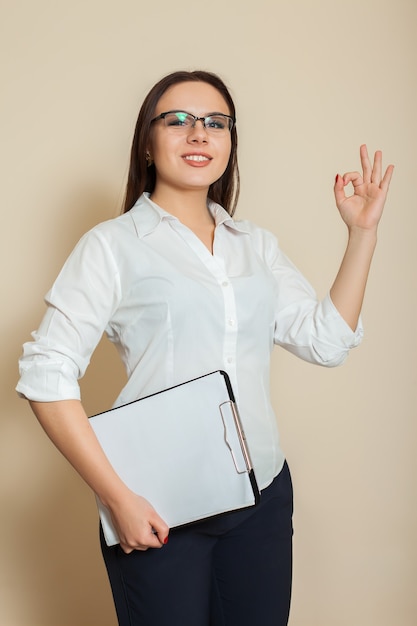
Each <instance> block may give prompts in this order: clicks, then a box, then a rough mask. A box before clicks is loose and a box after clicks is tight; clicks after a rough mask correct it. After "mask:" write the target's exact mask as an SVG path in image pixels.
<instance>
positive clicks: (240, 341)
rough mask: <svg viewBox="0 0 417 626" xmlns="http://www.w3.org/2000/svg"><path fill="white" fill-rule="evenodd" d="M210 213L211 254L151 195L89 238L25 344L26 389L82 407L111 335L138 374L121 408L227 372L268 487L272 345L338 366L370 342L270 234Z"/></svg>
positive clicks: (272, 472)
mask: <svg viewBox="0 0 417 626" xmlns="http://www.w3.org/2000/svg"><path fill="white" fill-rule="evenodd" d="M209 209H210V211H211V213H212V215H213V217H214V219H215V223H216V229H215V238H214V248H213V254H211V253H210V252H209V250H208V249H207V248H206V247H205V246H204V244H203V243H202V242H201V241H200V240H199V239H198V238H197V237H196V235H194V233H193V232H192V231H190V230H189V229H188V228H187V227H186V226H184V225H183V224H182V223H181V222H180V221H179V220H178V219H176V218H175V217H173V216H172V215H170V214H169V213H167V212H166V211H164V210H162V209H161V208H160V207H158V206H157V205H156V204H155V203H153V202H152V201H151V200H150V199H149V197H148V194H144V195H142V196H141V197H140V198H139V200H138V201H137V203H136V204H135V206H134V207H133V208H132V209H131V210H130V211H129V212H128V213H125V214H124V215H121V216H119V217H117V218H115V219H112V220H109V221H107V222H103V223H102V224H99V225H98V226H96V227H94V228H93V229H92V230H90V231H89V232H88V233H86V234H85V235H84V236H83V237H82V239H81V240H80V241H79V243H78V244H77V246H76V247H75V249H74V250H73V252H72V253H71V255H70V256H69V258H68V260H67V261H66V263H65V265H64V267H63V269H62V270H61V272H60V274H59V276H58V278H57V279H56V281H55V283H54V285H53V286H52V289H51V290H50V291H49V292H48V294H47V295H46V303H47V305H48V308H47V311H46V314H45V316H44V318H43V320H42V322H41V324H40V326H39V329H38V330H37V331H36V332H34V333H33V339H34V341H32V342H28V343H26V344H25V345H24V352H23V356H22V358H21V359H20V362H19V365H20V374H21V378H20V380H19V383H18V385H17V391H18V393H19V394H20V395H21V396H23V397H26V398H28V399H31V400H37V401H46V402H48V401H56V400H64V399H79V398H80V390H79V385H78V379H79V378H80V377H81V376H83V374H84V372H85V370H86V368H87V366H88V363H89V360H90V357H91V354H92V352H93V351H94V349H95V347H96V346H97V344H98V342H99V340H100V338H101V336H102V334H103V332H105V333H106V334H107V336H108V337H109V339H110V341H112V342H114V344H115V345H116V347H117V350H118V352H119V354H120V357H121V359H122V361H123V363H124V365H125V367H126V370H127V374H128V382H127V384H126V385H125V387H124V388H123V389H122V391H121V393H120V395H119V396H118V398H117V400H116V402H115V406H119V405H121V404H123V403H126V402H130V401H132V400H135V399H137V398H140V397H144V396H147V395H149V394H151V393H154V392H157V391H161V390H162V389H165V388H167V387H171V386H173V385H176V384H179V383H181V382H184V381H186V380H189V379H192V378H196V377H198V376H201V375H204V374H207V373H209V372H212V371H215V370H218V369H223V370H225V371H227V373H228V374H229V376H230V379H231V382H232V386H233V390H234V393H235V396H236V399H237V403H238V407H239V412H240V415H241V418H242V422H243V426H244V430H245V433H246V438H247V441H248V445H249V449H250V453H251V457H252V461H253V464H254V468H255V473H256V477H257V480H258V484H259V486H260V488H264V487H266V486H267V485H268V484H269V483H270V482H271V481H272V479H273V478H274V477H275V476H276V475H277V474H278V472H279V471H280V470H281V468H282V465H283V463H284V455H283V453H282V450H281V448H280V445H279V436H278V430H277V422H276V416H275V414H274V411H273V409H272V406H271V402H270V392H269V384H270V382H269V378H270V353H271V350H272V348H273V345H274V343H275V344H278V345H280V346H283V347H284V348H286V349H287V350H289V351H291V352H293V353H294V354H296V355H297V356H299V357H301V358H302V359H304V360H306V361H310V362H312V363H317V364H319V365H324V366H328V367H332V366H336V365H339V364H341V363H343V361H344V360H345V358H346V357H347V354H348V351H349V349H350V348H352V347H354V346H356V345H358V344H359V342H360V341H361V338H362V334H363V332H362V327H361V324H359V326H358V328H357V330H356V332H353V331H352V330H351V329H350V327H349V326H348V325H347V324H346V322H345V321H344V320H343V319H342V317H341V316H340V314H339V313H338V311H337V310H336V308H335V307H334V305H333V303H332V302H331V299H330V297H329V296H326V297H325V298H324V300H323V301H322V302H319V301H317V298H316V295H315V293H314V290H313V289H312V287H311V286H310V284H309V283H308V282H307V281H306V279H305V278H304V277H303V276H302V275H301V274H300V273H299V271H298V270H297V269H296V268H295V267H294V265H293V264H292V263H291V262H290V261H289V260H288V259H287V258H286V256H285V255H284V254H283V253H282V252H281V250H280V249H279V247H278V244H277V241H276V239H275V237H274V236H273V235H272V234H271V233H269V232H268V231H265V230H263V229H261V228H258V227H257V226H255V225H253V224H252V223H250V222H247V221H234V220H233V219H232V218H231V217H230V216H229V214H228V213H227V212H226V211H225V210H224V209H223V208H222V207H220V206H219V205H217V204H215V203H210V205H209Z"/></svg>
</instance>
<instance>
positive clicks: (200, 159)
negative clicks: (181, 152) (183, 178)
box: [184, 154, 210, 163]
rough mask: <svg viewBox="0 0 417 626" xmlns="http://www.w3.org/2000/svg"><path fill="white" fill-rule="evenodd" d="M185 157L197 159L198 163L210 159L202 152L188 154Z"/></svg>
mask: <svg viewBox="0 0 417 626" xmlns="http://www.w3.org/2000/svg"><path fill="white" fill-rule="evenodd" d="M184 159H185V160H186V161H197V162H198V163H201V162H202V161H210V159H209V158H208V157H206V156H203V155H202V154H187V156H185V157H184Z"/></svg>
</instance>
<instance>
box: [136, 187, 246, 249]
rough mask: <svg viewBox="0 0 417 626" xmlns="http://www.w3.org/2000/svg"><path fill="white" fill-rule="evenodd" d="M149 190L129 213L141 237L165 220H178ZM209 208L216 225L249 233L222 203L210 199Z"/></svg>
mask: <svg viewBox="0 0 417 626" xmlns="http://www.w3.org/2000/svg"><path fill="white" fill-rule="evenodd" d="M149 196H150V194H149V192H145V193H143V194H142V195H141V196H140V198H139V199H138V200H137V201H136V203H135V204H134V206H133V207H132V208H131V209H130V211H129V213H130V215H131V217H132V219H133V221H134V223H135V228H136V232H137V235H138V237H139V238H140V239H142V237H145V236H146V235H149V234H150V233H152V232H153V231H154V230H156V228H158V226H159V225H160V223H161V222H162V221H163V220H176V219H177V218H176V217H174V216H173V215H171V213H168V211H165V210H164V209H161V207H160V206H158V205H157V204H155V202H152V200H151V199H150V198H149ZM208 208H209V211H210V213H211V214H212V216H213V219H214V221H215V224H216V226H220V225H224V226H226V227H227V228H230V229H232V230H234V231H236V232H237V233H248V232H249V231H248V230H247V229H246V228H245V227H244V225H243V223H241V222H235V220H234V219H233V218H232V217H231V216H230V215H229V213H228V212H227V211H226V210H225V209H224V208H223V207H222V206H220V204H217V203H216V202H213V201H212V200H209V202H208Z"/></svg>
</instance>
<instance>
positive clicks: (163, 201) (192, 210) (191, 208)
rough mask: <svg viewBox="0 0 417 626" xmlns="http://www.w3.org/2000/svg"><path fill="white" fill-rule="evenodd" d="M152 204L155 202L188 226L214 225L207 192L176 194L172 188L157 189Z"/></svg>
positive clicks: (194, 191)
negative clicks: (208, 207) (208, 205)
mask: <svg viewBox="0 0 417 626" xmlns="http://www.w3.org/2000/svg"><path fill="white" fill-rule="evenodd" d="M151 200H152V202H155V204H157V205H158V206H160V207H161V208H162V209H164V211H167V212H168V213H171V215H174V216H175V217H177V218H178V219H179V220H180V222H182V223H183V224H185V225H186V226H189V227H193V226H194V225H196V224H199V225H200V226H201V225H202V224H204V223H212V222H213V219H212V217H211V215H210V212H209V211H208V209H207V190H206V189H204V190H194V189H193V190H190V191H184V190H183V189H182V190H181V191H179V192H176V191H175V190H173V189H172V188H170V189H169V190H164V189H163V188H162V189H161V188H160V187H156V188H155V190H154V191H153V192H152V194H151Z"/></svg>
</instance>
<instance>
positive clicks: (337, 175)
mask: <svg viewBox="0 0 417 626" xmlns="http://www.w3.org/2000/svg"><path fill="white" fill-rule="evenodd" d="M338 180H339V174H336V179H335V183H337V181H338Z"/></svg>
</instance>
